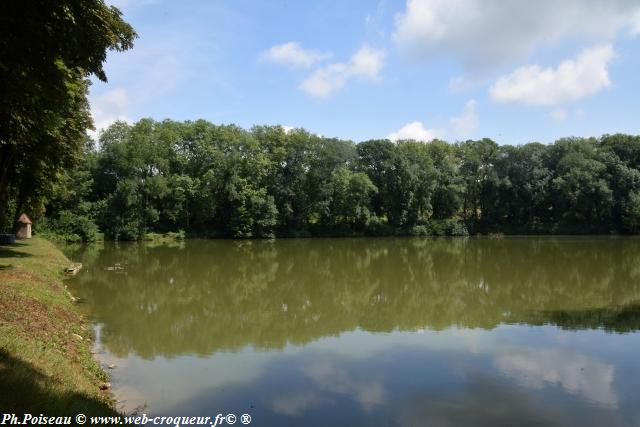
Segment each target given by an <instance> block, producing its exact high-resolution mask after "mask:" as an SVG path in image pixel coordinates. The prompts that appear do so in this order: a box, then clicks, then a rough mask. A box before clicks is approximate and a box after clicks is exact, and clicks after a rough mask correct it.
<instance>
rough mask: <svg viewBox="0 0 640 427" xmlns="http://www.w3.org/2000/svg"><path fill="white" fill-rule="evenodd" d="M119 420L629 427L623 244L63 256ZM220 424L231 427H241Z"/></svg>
mask: <svg viewBox="0 0 640 427" xmlns="http://www.w3.org/2000/svg"><path fill="white" fill-rule="evenodd" d="M64 250H65V253H66V254H67V256H69V257H70V258H71V259H72V260H74V261H80V262H82V263H83V265H84V268H83V270H82V271H81V272H80V273H79V275H78V276H77V277H75V278H72V279H69V280H68V281H67V284H68V286H69V289H70V290H71V292H72V293H73V294H74V295H75V296H77V297H79V298H80V299H81V304H80V306H81V308H82V310H83V311H84V313H85V314H86V316H87V317H88V318H89V319H90V320H91V321H92V323H93V325H94V328H95V331H96V342H95V350H96V352H97V357H98V359H99V360H100V362H101V363H103V364H104V365H105V366H107V365H110V364H114V365H116V367H115V369H113V370H110V373H111V374H112V380H111V383H112V387H113V392H114V395H115V397H116V399H117V400H118V407H119V408H120V409H122V410H124V411H126V412H131V411H137V412H139V413H143V412H144V413H147V414H152V415H170V416H175V415H212V416H214V417H215V415H216V414H218V413H222V414H227V413H234V414H236V415H237V416H238V417H240V414H250V415H251V417H252V423H251V424H252V425H256V426H288V425H304V426H327V425H331V426H364V425H371V426H395V425H400V426H467V425H468V426H516V425H517V426H529V425H545V426H604V425H606V426H640V404H639V403H638V402H639V401H640V400H639V399H640V397H639V396H640V334H639V333H638V330H639V329H640V239H638V238H634V237H629V238H622V237H617V238H616V237H505V238H496V239H489V238H440V239H423V238H368V239H367V238H362V239H282V240H274V241H266V240H262V241H254V240H246V241H235V240H187V241H185V242H180V243H176V244H169V245H154V244H150V243H120V244H116V243H104V244H97V245H91V246H67V247H65V248H64ZM237 425H242V424H241V423H240V421H238V422H237Z"/></svg>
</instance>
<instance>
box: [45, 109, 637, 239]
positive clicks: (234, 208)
mask: <svg viewBox="0 0 640 427" xmlns="http://www.w3.org/2000/svg"><path fill="white" fill-rule="evenodd" d="M40 229H41V230H49V231H53V232H56V233H58V234H61V235H65V236H67V237H70V238H72V239H78V240H79V239H82V240H91V239H93V238H94V237H95V233H96V231H97V230H98V229H99V230H102V231H103V232H104V234H105V237H106V238H108V239H115V240H134V239H140V238H142V237H143V236H144V235H145V233H148V232H162V233H164V232H175V231H178V230H182V231H185V232H187V233H191V234H196V235H206V236H214V237H236V238H248V237H259V238H260V237H273V236H316V235H407V234H410V235H466V234H468V233H472V234H473V233H495V232H498V233H499V232H503V233H522V234H551V233H571V234H574V233H621V234H633V233H638V232H639V231H640V137H638V136H630V135H622V134H616V135H605V136H602V137H601V138H562V139H559V140H557V141H556V142H555V143H553V144H549V145H545V144H541V143H535V142H534V143H528V144H524V145H518V146H512V145H498V144H497V143H495V142H494V141H492V140H490V139H487V138H485V139H480V140H468V141H464V142H457V143H447V142H445V141H441V140H434V141H431V142H428V143H424V142H418V141H412V140H407V141H398V142H397V143H394V142H391V141H389V140H386V139H379V140H368V141H364V142H360V143H358V144H356V143H354V142H352V141H348V140H341V139H336V138H326V137H322V136H318V135H314V134H312V133H310V132H308V131H306V130H304V129H294V130H289V131H287V130H285V129H284V128H283V127H281V126H255V127H253V128H251V129H250V130H245V129H242V128H240V127H238V126H235V125H215V124H212V123H210V122H207V121H205V120H198V121H186V122H177V121H173V120H164V121H161V122H157V121H153V120H151V119H142V120H140V121H138V122H137V123H135V124H127V123H125V122H117V123H115V124H113V125H111V126H110V127H109V128H108V129H106V130H105V131H103V132H102V133H101V135H100V137H99V141H98V142H97V144H94V143H93V141H90V140H88V141H87V143H86V145H85V148H84V155H83V157H82V160H81V161H80V163H79V165H78V166H77V167H76V168H74V169H72V170H67V171H66V172H64V173H63V174H62V176H61V179H60V181H59V183H58V184H57V185H55V186H54V187H53V188H52V190H51V193H50V195H49V196H48V197H47V203H46V218H45V219H44V220H42V221H40Z"/></svg>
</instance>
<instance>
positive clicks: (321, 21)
mask: <svg viewBox="0 0 640 427" xmlns="http://www.w3.org/2000/svg"><path fill="white" fill-rule="evenodd" d="M111 4H114V5H116V6H117V7H119V8H120V9H121V10H122V11H123V13H124V16H125V19H126V20H127V21H128V22H130V23H131V24H132V25H133V26H134V28H135V29H136V31H137V32H138V34H139V36H140V37H139V39H138V40H137V41H136V43H135V47H134V48H133V49H132V50H131V51H129V52H125V53H113V54H110V55H109V56H108V60H107V64H106V67H105V68H106V71H107V75H108V77H109V82H108V83H106V84H105V83H102V82H97V81H96V82H94V84H93V86H92V88H91V94H90V101H91V107H92V112H93V115H94V119H95V121H96V125H97V126H98V127H99V128H101V127H105V126H107V125H108V124H109V123H111V122H113V121H114V120H118V119H121V120H127V121H135V120H138V119H140V118H142V117H152V118H154V119H156V120H162V119H164V118H171V119H175V120H195V119H199V118H203V119H206V120H209V121H212V122H214V123H216V124H223V123H224V124H228V123H235V124H238V125H240V126H243V127H245V128H249V127H251V126H252V125H254V124H281V125H283V126H291V127H304V128H306V129H308V130H309V131H311V132H314V133H318V134H321V135H325V136H330V137H339V138H345V139H352V140H354V141H356V142H359V141H362V140H366V139H370V138H384V137H389V138H392V139H397V138H414V139H420V140H429V139H431V138H433V137H440V138H444V139H446V140H449V141H455V140H463V139H467V138H481V137H490V138H493V139H494V140H496V141H497V142H498V143H501V144H521V143H525V142H529V141H541V142H545V143H548V142H552V141H553V140H555V139H556V138H559V137H562V136H599V135H601V134H604V133H615V132H624V133H631V134H639V133H640V124H639V123H640V120H638V118H639V117H640V102H638V95H639V94H640V79H639V78H638V77H636V76H638V75H640V55H639V53H640V2H637V1H633V0H618V1H617V0H563V1H562V2H557V1H555V0H539V1H536V2H531V1H525V0H513V1H510V2H504V1H502V0H407V1H404V0H402V1H401V0H397V1H392V0H359V1H337V0H336V1H328V0H317V1H294V0H269V1H267V0H253V1H249V0H229V1H222V0H221V1H214V0H208V1H205V0H202V1H195V0H193V1H184V2H175V1H160V0H137V1H136V0H117V1H116V0H113V1H111Z"/></svg>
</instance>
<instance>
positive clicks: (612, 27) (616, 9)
mask: <svg viewBox="0 0 640 427" xmlns="http://www.w3.org/2000/svg"><path fill="white" fill-rule="evenodd" d="M395 21H396V22H395V23H396V27H395V32H394V35H393V37H394V40H395V41H396V43H397V45H398V47H399V48H400V49H401V50H402V51H403V52H404V53H405V54H407V55H408V56H409V57H411V58H414V59H425V58H430V57H432V56H434V55H442V56H451V57H453V58H454V59H456V60H459V61H461V62H462V63H463V64H465V65H466V66H468V67H471V68H491V67H495V66H497V65H500V64H505V63H512V62H513V61H517V60H522V59H526V58H527V56H528V55H529V54H531V52H533V51H534V50H535V49H536V48H538V47H540V46H545V45H554V44H557V43H558V42H560V41H562V40H565V39H571V40H576V39H577V40H587V41H592V42H609V41H611V40H613V39H614V38H615V37H616V35H617V34H618V33H620V32H621V31H623V30H627V31H628V32H632V33H633V32H634V31H635V32H640V2H637V1H627V0H564V1H561V2H558V1H557V0H537V1H535V2H531V1H527V0H518V1H507V2H505V1H503V0H407V2H406V9H405V11H403V12H401V13H398V14H397V15H396V20H395Z"/></svg>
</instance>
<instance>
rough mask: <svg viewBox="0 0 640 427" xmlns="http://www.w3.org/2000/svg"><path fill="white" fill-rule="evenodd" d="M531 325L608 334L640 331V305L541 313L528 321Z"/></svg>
mask: <svg viewBox="0 0 640 427" xmlns="http://www.w3.org/2000/svg"><path fill="white" fill-rule="evenodd" d="M527 323H531V324H551V325H556V326H559V327H560V328H562V329H569V330H580V329H603V330H605V331H607V332H617V333H626V332H635V331H638V330H640V303H634V304H629V305H623V306H614V307H606V308H594V309H588V310H553V311H540V312H537V313H535V314H534V315H533V318H532V319H527Z"/></svg>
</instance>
